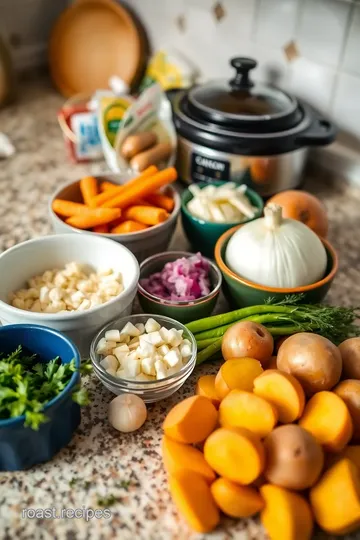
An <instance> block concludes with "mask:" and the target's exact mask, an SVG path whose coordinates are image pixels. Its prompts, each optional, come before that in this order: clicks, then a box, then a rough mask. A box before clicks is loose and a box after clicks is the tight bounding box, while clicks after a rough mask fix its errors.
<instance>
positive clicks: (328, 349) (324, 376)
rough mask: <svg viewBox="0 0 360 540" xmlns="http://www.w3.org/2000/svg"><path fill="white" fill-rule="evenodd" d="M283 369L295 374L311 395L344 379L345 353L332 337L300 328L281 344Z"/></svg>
mask: <svg viewBox="0 0 360 540" xmlns="http://www.w3.org/2000/svg"><path fill="white" fill-rule="evenodd" d="M277 367H278V369H280V371H284V372H285V373H290V374H291V375H294V377H296V378H297V379H298V381H299V382H300V383H301V385H302V387H303V388H304V391H305V394H306V395H307V396H312V395H313V394H315V393H316V392H321V391H322V390H331V388H333V387H334V386H335V385H336V384H337V383H338V382H339V380H340V377H341V372H342V359H341V354H340V351H339V349H338V347H336V345H334V344H333V343H332V342H331V341H330V340H328V339H326V338H324V337H322V336H319V335H317V334H311V333H308V332H300V333H299V334H294V335H293V336H290V337H289V338H288V339H287V340H285V341H284V343H283V344H282V345H281V346H280V349H279V351H278V355H277Z"/></svg>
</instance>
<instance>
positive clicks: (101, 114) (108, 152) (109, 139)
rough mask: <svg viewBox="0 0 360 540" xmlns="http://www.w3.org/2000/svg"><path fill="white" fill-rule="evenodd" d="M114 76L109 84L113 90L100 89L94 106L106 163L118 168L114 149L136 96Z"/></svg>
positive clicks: (95, 97)
mask: <svg viewBox="0 0 360 540" xmlns="http://www.w3.org/2000/svg"><path fill="white" fill-rule="evenodd" d="M120 83H122V81H121V80H118V78H117V77H114V78H112V79H111V80H110V82H109V84H110V86H111V88H112V90H98V91H97V92H96V93H95V95H94V96H93V108H95V109H97V117H98V129H99V135H100V140H101V145H102V149H103V152H104V157H105V160H106V163H107V164H108V166H109V167H110V169H112V170H116V166H117V165H116V154H115V150H114V145H115V140H116V135H117V133H118V131H119V129H120V126H121V124H122V122H123V120H124V116H125V113H126V111H127V110H128V108H129V107H130V105H131V104H132V103H133V102H134V98H133V97H131V96H130V95H128V91H129V89H128V88H127V86H126V85H125V83H124V84H120Z"/></svg>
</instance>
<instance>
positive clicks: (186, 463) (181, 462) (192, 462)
mask: <svg viewBox="0 0 360 540" xmlns="http://www.w3.org/2000/svg"><path fill="white" fill-rule="evenodd" d="M161 446H162V458H163V463H164V467H165V469H166V471H167V472H168V473H169V474H171V475H173V476H176V475H177V474H179V473H181V472H182V471H192V472H195V473H197V474H200V475H201V476H202V477H203V478H205V480H206V481H207V482H208V483H209V484H210V483H211V482H213V481H214V480H215V478H216V476H215V473H214V471H213V470H212V469H211V467H209V465H208V463H207V461H206V460H205V458H204V455H203V453H202V452H200V450H198V449H197V448H194V447H193V446H189V445H187V444H183V443H179V442H176V441H173V440H171V439H169V437H166V435H164V437H163V439H162V445H161Z"/></svg>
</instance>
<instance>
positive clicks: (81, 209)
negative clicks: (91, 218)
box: [52, 199, 89, 217]
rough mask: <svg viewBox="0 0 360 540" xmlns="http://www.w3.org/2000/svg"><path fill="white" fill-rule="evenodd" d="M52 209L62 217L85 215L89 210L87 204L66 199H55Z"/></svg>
mask: <svg viewBox="0 0 360 540" xmlns="http://www.w3.org/2000/svg"><path fill="white" fill-rule="evenodd" d="M52 209H53V210H54V212H55V214H58V215H59V216H61V217H72V216H79V215H84V214H85V213H86V212H88V210H89V209H88V208H87V207H86V206H85V204H80V203H76V202H72V201H66V200H65V199H55V200H54V201H53V203H52Z"/></svg>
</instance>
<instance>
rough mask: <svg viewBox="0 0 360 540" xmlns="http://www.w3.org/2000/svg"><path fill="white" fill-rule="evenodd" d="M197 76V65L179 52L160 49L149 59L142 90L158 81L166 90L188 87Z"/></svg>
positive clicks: (141, 86) (141, 85)
mask: <svg viewBox="0 0 360 540" xmlns="http://www.w3.org/2000/svg"><path fill="white" fill-rule="evenodd" d="M196 76H197V70H196V69H195V67H194V66H193V65H192V64H191V62H189V61H188V60H187V59H186V58H185V57H184V56H183V55H182V54H180V53H179V52H177V51H175V50H170V51H158V52H156V53H155V54H154V56H153V57H152V58H151V59H150V61H149V64H148V67H147V69H146V73H145V77H144V79H143V80H142V82H141V84H140V91H143V90H145V89H146V88H148V87H149V86H151V85H152V84H154V83H158V84H159V85H160V86H161V88H162V89H163V90H164V91H166V90H172V89H174V88H188V87H189V86H192V85H193V84H194V82H195V79H196Z"/></svg>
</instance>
